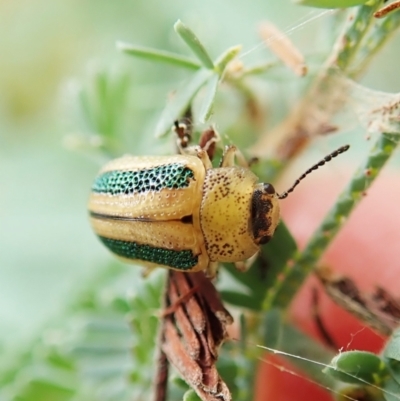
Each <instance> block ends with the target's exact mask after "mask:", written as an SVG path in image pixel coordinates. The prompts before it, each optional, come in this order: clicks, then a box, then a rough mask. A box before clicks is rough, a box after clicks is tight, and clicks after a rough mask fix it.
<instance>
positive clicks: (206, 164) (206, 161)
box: [197, 147, 213, 170]
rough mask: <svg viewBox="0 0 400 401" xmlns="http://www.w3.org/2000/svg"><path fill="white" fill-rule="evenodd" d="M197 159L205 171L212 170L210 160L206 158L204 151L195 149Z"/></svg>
mask: <svg viewBox="0 0 400 401" xmlns="http://www.w3.org/2000/svg"><path fill="white" fill-rule="evenodd" d="M197 157H198V158H199V159H200V160H201V161H202V163H203V164H204V167H205V169H206V170H209V169H210V168H213V166H212V164H211V160H210V158H209V157H208V154H207V152H206V151H205V150H204V149H201V148H199V147H197Z"/></svg>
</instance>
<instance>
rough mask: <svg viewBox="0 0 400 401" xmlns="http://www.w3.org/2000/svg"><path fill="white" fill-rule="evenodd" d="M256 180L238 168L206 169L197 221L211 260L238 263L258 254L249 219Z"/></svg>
mask: <svg viewBox="0 0 400 401" xmlns="http://www.w3.org/2000/svg"><path fill="white" fill-rule="evenodd" d="M257 181H258V179H257V177H256V176H255V175H254V174H253V173H252V172H251V171H250V170H247V169H244V168H241V167H223V168H214V169H209V170H207V173H206V177H205V180H204V186H203V199H202V203H201V208H200V222H201V228H202V231H203V235H204V240H205V245H206V249H207V253H208V256H209V258H210V260H211V261H213V262H215V261H219V262H238V261H242V260H246V259H248V258H249V257H251V256H253V255H254V254H255V253H256V252H257V251H258V245H257V243H256V242H255V240H254V236H253V232H252V228H251V217H252V198H253V192H254V189H255V186H256V183H257Z"/></svg>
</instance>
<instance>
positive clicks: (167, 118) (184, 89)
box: [155, 68, 214, 137]
mask: <svg viewBox="0 0 400 401" xmlns="http://www.w3.org/2000/svg"><path fill="white" fill-rule="evenodd" d="M212 75H214V72H213V71H212V70H206V69H204V68H202V69H200V70H199V71H197V72H196V73H195V74H194V75H193V77H192V78H191V79H190V81H189V82H188V83H186V85H182V86H181V87H180V88H179V89H178V90H177V91H176V92H175V94H174V96H173V97H172V99H171V100H170V101H169V102H168V103H167V106H166V107H165V109H164V110H163V112H162V114H161V117H160V119H159V121H158V124H157V126H156V129H155V135H156V137H160V136H163V135H165V134H166V133H167V132H169V131H170V129H171V127H172V126H173V124H174V121H175V120H177V119H179V118H180V117H181V116H182V114H183V113H184V112H185V111H186V110H187V108H188V107H189V105H190V103H191V102H192V100H193V98H194V97H195V95H196V94H197V92H198V91H199V90H200V88H201V87H202V86H203V85H204V84H205V83H206V82H207V81H208V80H209V79H210V77H211V76H212Z"/></svg>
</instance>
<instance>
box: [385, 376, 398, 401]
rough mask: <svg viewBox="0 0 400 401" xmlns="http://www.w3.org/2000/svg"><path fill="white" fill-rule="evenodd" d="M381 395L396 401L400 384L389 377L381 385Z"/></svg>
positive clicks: (387, 399) (389, 400) (387, 400)
mask: <svg viewBox="0 0 400 401" xmlns="http://www.w3.org/2000/svg"><path fill="white" fill-rule="evenodd" d="M383 390H384V392H383V396H384V397H385V400H386V401H398V400H399V394H400V384H399V383H398V382H397V381H396V380H393V379H389V380H387V381H386V383H385V384H384V385H383Z"/></svg>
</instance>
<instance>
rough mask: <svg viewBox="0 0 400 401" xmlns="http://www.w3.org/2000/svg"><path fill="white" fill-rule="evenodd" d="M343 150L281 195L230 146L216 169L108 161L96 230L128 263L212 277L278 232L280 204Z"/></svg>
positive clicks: (92, 207)
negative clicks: (239, 161)
mask: <svg viewBox="0 0 400 401" xmlns="http://www.w3.org/2000/svg"><path fill="white" fill-rule="evenodd" d="M348 148H349V146H348V145H346V146H342V147H340V148H339V149H337V150H336V151H335V152H333V153H331V154H330V155H328V156H326V157H325V158H324V159H323V160H321V161H320V162H319V163H317V164H315V165H314V166H312V167H311V168H310V169H308V170H307V171H306V172H305V173H304V174H303V175H302V176H301V177H299V178H298V179H297V180H296V182H295V183H294V184H293V186H292V187H291V188H289V189H288V190H287V191H286V192H284V193H282V194H278V193H276V191H275V189H274V187H273V186H272V185H271V184H268V183H259V182H258V181H259V180H258V178H257V176H256V175H255V174H254V173H253V172H251V171H250V170H249V169H248V168H246V167H241V166H237V165H235V161H234V159H235V153H236V147H234V146H227V147H226V148H225V151H224V154H223V157H222V160H221V162H220V166H219V167H217V168H213V166H212V164H211V161H210V159H209V157H208V155H207V152H206V151H205V150H204V149H202V148H200V147H194V148H193V149H195V151H194V154H180V155H172V156H144V157H135V156H124V157H121V158H119V159H116V160H112V161H110V162H109V163H107V164H106V165H105V166H104V167H103V168H102V169H101V170H100V172H99V174H98V176H97V177H96V179H95V181H94V183H93V185H92V190H91V194H90V199H89V205H88V207H89V213H90V220H91V224H92V227H93V229H94V231H95V233H96V234H97V235H98V237H99V238H100V240H101V242H103V243H104V245H105V246H106V247H107V248H109V250H110V251H112V252H113V253H114V254H116V255H117V256H118V257H120V258H122V259H123V260H124V261H127V262H131V263H132V262H137V263H139V264H141V265H143V266H145V267H146V268H147V269H148V270H151V269H153V268H155V267H158V266H161V267H166V268H170V269H175V270H179V271H184V272H197V271H205V272H206V274H207V275H208V276H210V277H212V276H214V275H215V273H216V270H217V266H218V262H233V263H237V264H238V265H239V263H238V262H243V261H246V260H247V259H249V258H251V257H252V256H253V255H255V254H256V253H257V252H258V250H259V247H260V245H262V244H265V243H267V242H268V241H269V240H270V239H271V237H272V236H273V234H274V231H275V229H276V227H277V225H278V222H279V217H280V208H279V200H280V199H283V198H285V197H287V195H288V194H289V193H290V192H292V191H293V189H294V188H295V187H296V186H297V185H298V183H299V182H300V181H301V180H302V179H303V178H304V177H305V176H306V175H307V174H309V173H310V172H311V171H313V170H315V169H317V168H318V167H320V166H322V165H324V164H325V163H326V162H328V161H330V160H331V159H332V158H333V157H336V156H337V155H339V154H341V153H343V152H345V151H346V150H347V149H348Z"/></svg>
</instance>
